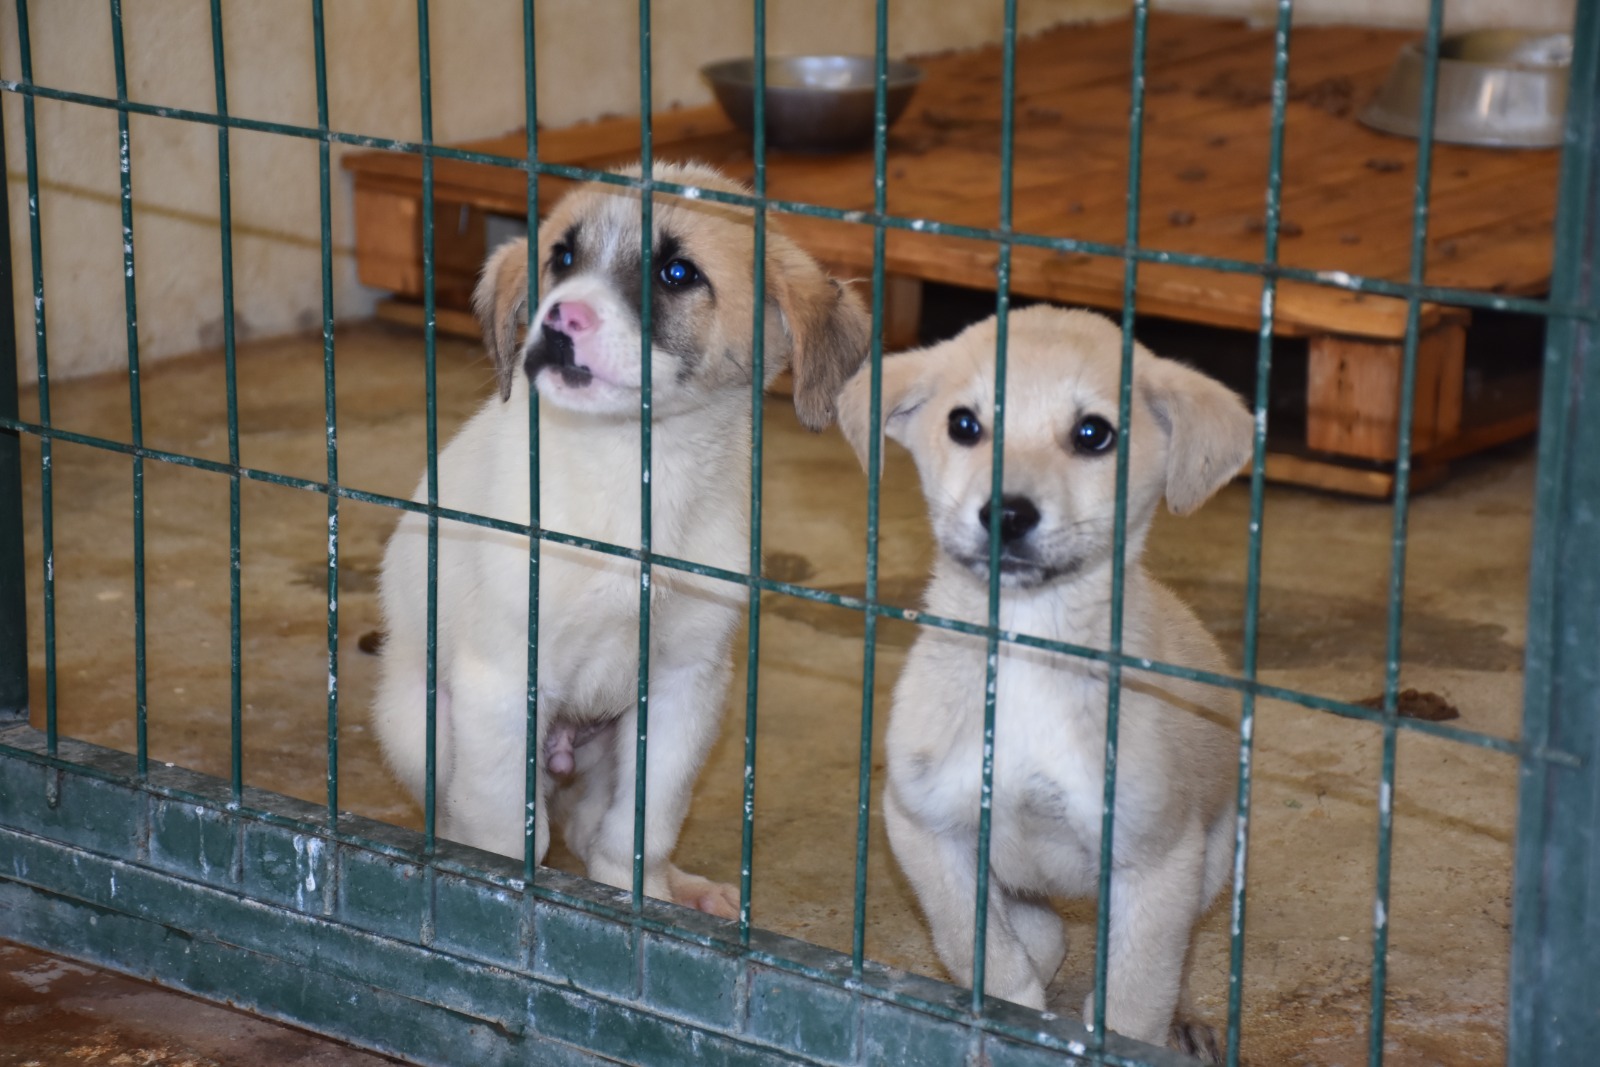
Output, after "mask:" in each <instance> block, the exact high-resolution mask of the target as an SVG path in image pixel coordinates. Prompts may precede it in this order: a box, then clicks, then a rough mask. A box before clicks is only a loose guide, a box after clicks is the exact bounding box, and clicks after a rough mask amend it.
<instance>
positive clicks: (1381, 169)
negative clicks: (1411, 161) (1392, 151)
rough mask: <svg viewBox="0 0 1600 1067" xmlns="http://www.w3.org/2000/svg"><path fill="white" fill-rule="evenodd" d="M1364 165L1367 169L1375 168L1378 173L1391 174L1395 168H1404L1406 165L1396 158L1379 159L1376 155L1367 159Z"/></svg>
mask: <svg viewBox="0 0 1600 1067" xmlns="http://www.w3.org/2000/svg"><path fill="white" fill-rule="evenodd" d="M1366 167H1367V169H1368V170H1375V171H1377V172H1378V173H1379V174H1393V173H1394V172H1395V171H1397V170H1405V169H1406V165H1405V164H1404V163H1402V162H1400V161H1399V160H1398V159H1379V158H1376V157H1374V158H1372V159H1369V160H1367V163H1366Z"/></svg>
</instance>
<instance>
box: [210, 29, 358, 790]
mask: <svg viewBox="0 0 1600 1067" xmlns="http://www.w3.org/2000/svg"><path fill="white" fill-rule="evenodd" d="M318 43H319V45H320V42H318ZM211 66H212V77H213V80H214V81H215V85H216V88H215V93H216V101H217V114H219V115H226V114H227V113H228V75H227V62H226V59H225V56H224V51H223V45H222V2H221V0H211ZM230 133H231V131H230V130H229V129H228V127H227V126H225V125H224V126H218V127H217V228H218V230H219V231H220V232H221V236H222V249H221V252H222V362H223V375H224V379H225V383H226V384H225V388H226V390H227V409H228V463H229V465H230V466H233V467H235V468H237V467H238V466H239V368H238V345H237V339H236V337H235V334H234V315H233V310H234V305H233V178H232V164H231V160H230V155H229V143H228V142H229V134H230ZM332 474H333V472H332V471H329V480H330V481H331V480H332ZM240 489H241V483H240V479H239V475H238V474H237V473H235V474H233V475H231V476H229V478H228V755H229V758H228V768H229V776H230V778H231V784H232V787H233V796H234V799H235V800H237V799H238V798H239V795H240V793H241V792H242V791H243V789H244V756H243V733H244V656H243V646H242V643H241V623H242V615H243V605H242V603H241V590H240V585H241V577H242V575H241V564H242V559H241V547H240V537H241V529H242V527H241V515H240V501H239V495H240ZM332 499H333V498H331V497H330V498H329V501H330V505H329V506H330V507H331V506H334V505H333V503H332ZM331 729H332V727H331V725H330V730H331Z"/></svg>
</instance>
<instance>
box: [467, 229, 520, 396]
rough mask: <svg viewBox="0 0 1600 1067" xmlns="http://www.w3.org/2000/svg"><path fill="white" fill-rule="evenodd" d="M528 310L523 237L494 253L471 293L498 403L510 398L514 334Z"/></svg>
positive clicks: (514, 347)
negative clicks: (491, 365) (497, 384)
mask: <svg viewBox="0 0 1600 1067" xmlns="http://www.w3.org/2000/svg"><path fill="white" fill-rule="evenodd" d="M527 308H528V239H527V238H526V237H522V238H519V239H517V240H514V241H507V242H506V243H505V244H503V245H501V246H500V247H499V248H497V249H495V252H494V254H493V255H492V256H490V257H489V261H488V262H487V263H485V264H484V266H483V277H482V278H480V279H478V287H477V289H475V290H473V293H472V310H473V311H474V312H476V313H477V315H478V325H479V326H481V327H482V328H483V343H484V346H485V347H486V348H488V350H489V357H490V358H491V359H493V360H494V372H495V377H496V378H497V379H498V380H499V382H500V399H501V400H509V399H510V398H511V383H512V382H513V381H515V380H516V375H517V350H518V349H517V331H518V329H519V328H520V327H521V326H522V320H523V317H524V313H525V312H526V311H527Z"/></svg>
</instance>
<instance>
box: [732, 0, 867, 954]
mask: <svg viewBox="0 0 1600 1067" xmlns="http://www.w3.org/2000/svg"><path fill="white" fill-rule="evenodd" d="M873 35H874V48H873V55H874V66H873V76H872V207H873V210H874V211H875V212H876V213H878V214H879V215H881V214H882V213H883V211H884V209H885V207H886V205H887V203H888V196H889V186H888V181H887V178H886V174H887V170H888V168H887V166H886V164H885V160H886V158H887V154H888V139H889V120H888V117H887V113H888V99H889V43H888V42H889V4H888V0H877V2H876V4H875V5H874V10H873ZM764 64H765V61H763V65H764ZM758 95H762V96H764V95H765V93H761V94H758ZM764 107H765V103H764V102H763V108H764ZM883 247H884V229H883V227H882V226H877V225H875V226H873V228H872V308H871V311H872V340H871V347H870V348H869V349H868V351H867V360H868V363H869V365H870V368H871V369H870V370H869V372H868V376H869V379H870V380H869V381H868V383H867V384H868V389H869V392H870V395H869V397H868V399H867V407H868V414H867V425H868V426H873V427H877V426H881V425H882V413H883V299H884V288H883V287H884V269H883ZM882 481H883V435H882V434H881V433H877V432H873V433H872V434H870V435H869V436H868V444H867V544H866V549H867V562H866V575H865V585H864V587H863V590H862V591H863V592H864V593H865V595H866V603H867V604H875V603H876V602H877V599H878V535H879V518H880V504H881V494H882ZM877 693H878V618H877V615H876V614H875V613H874V612H871V611H868V612H867V613H866V615H865V617H864V618H863V619H862V638H861V748H860V756H859V758H858V760H857V764H856V870H855V874H856V881H855V907H854V910H853V912H852V914H851V917H850V971H851V974H852V975H854V976H856V977H860V975H861V974H862V973H863V968H864V967H865V966H866V961H867V852H868V846H867V834H868V830H869V828H870V826H871V822H872V730H873V721H874V715H873V701H874V700H876V699H877Z"/></svg>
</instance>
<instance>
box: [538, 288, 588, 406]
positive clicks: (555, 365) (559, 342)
mask: <svg viewBox="0 0 1600 1067" xmlns="http://www.w3.org/2000/svg"><path fill="white" fill-rule="evenodd" d="M594 328H595V322H594V312H592V311H590V310H589V308H588V307H587V306H585V305H583V304H552V305H550V311H549V313H548V314H546V315H545V320H544V326H543V327H542V328H541V330H540V332H539V338H538V340H536V341H535V342H534V343H533V347H532V348H530V349H529V350H528V357H527V359H526V360H525V361H524V364H523V369H524V370H526V371H527V374H528V377H530V378H533V377H537V376H538V374H539V371H540V370H542V369H544V368H545V367H550V368H552V369H555V370H557V371H560V373H561V380H562V381H564V382H565V383H566V384H568V385H570V386H574V387H581V386H585V385H588V384H589V383H590V382H591V381H593V380H594V373H593V372H592V371H591V370H590V369H589V368H588V367H585V366H583V365H582V364H581V363H579V362H578V349H577V345H575V344H574V343H573V338H574V337H575V336H576V335H578V334H582V333H588V332H590V331H592V330H593V329H594Z"/></svg>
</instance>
